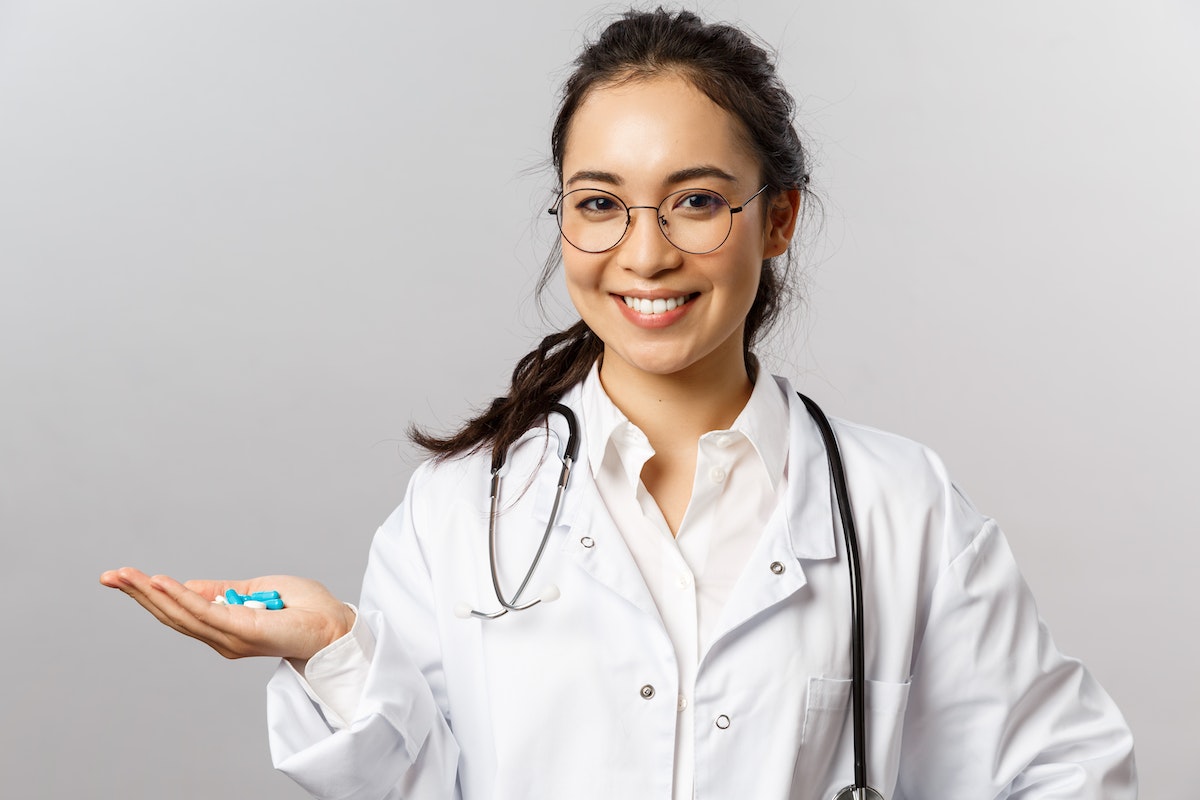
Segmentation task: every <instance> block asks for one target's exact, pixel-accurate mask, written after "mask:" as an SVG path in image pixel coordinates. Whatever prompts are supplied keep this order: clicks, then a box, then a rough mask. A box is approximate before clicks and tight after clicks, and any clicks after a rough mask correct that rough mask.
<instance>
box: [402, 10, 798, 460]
mask: <svg viewBox="0 0 1200 800" xmlns="http://www.w3.org/2000/svg"><path fill="white" fill-rule="evenodd" d="M672 73H673V74H677V75H681V76H682V77H684V78H686V79H687V80H688V81H690V82H691V83H692V84H693V85H695V86H696V88H698V89H699V90H700V91H702V92H704V94H705V95H706V96H707V97H708V98H709V99H710V100H712V101H713V102H714V103H715V104H716V105H718V106H720V107H721V108H723V109H725V110H726V111H728V112H730V114H732V115H733V116H734V117H735V118H737V119H738V120H740V121H741V124H742V126H743V134H744V136H745V139H746V144H747V145H748V146H749V148H750V150H751V152H752V153H753V155H754V157H755V158H756V160H757V161H758V163H759V165H760V168H761V169H762V176H761V180H762V182H763V183H764V184H766V185H767V190H766V192H765V193H764V194H765V197H764V206H769V204H770V203H771V200H772V199H774V198H776V197H778V196H779V194H780V193H782V192H786V191H789V190H792V189H796V190H799V191H800V192H801V193H802V195H806V194H807V183H808V165H807V163H806V162H807V154H806V153H805V150H804V148H803V146H802V145H801V142H800V138H799V136H798V135H797V133H796V129H795V127H794V126H793V124H792V115H793V113H794V111H795V103H794V101H793V100H792V96H791V95H790V94H789V93H788V91H787V89H786V88H784V86H783V83H782V81H780V79H779V77H778V76H777V75H776V73H775V66H774V64H773V63H772V59H771V57H770V55H769V54H768V52H767V50H766V48H765V47H763V46H760V45H759V44H757V43H756V42H754V41H753V40H752V39H751V38H750V37H749V36H748V35H747V34H746V33H745V32H743V31H741V30H739V29H738V28H735V27H733V26H731V25H724V24H706V23H705V22H704V21H703V20H701V19H700V18H699V17H697V16H696V15H695V14H692V13H690V12H687V11H678V12H669V11H666V10H664V9H662V8H659V9H658V10H656V11H650V12H640V11H630V12H628V13H626V14H624V15H623V16H622V17H621V18H620V19H618V20H617V21H616V22H613V23H612V24H610V25H609V26H608V27H607V28H605V29H604V31H603V32H602V33H601V34H600V37H599V38H598V39H597V40H596V41H594V42H592V43H591V44H589V45H587V46H586V47H585V48H584V49H583V52H582V53H580V55H579V57H578V58H577V59H576V60H575V70H574V72H573V73H572V74H571V76H570V77H569V78H568V79H567V82H566V84H565V85H564V86H563V95H562V103H561V105H560V106H559V111H558V116H557V117H556V118H555V121H554V128H553V130H552V132H551V134H550V153H551V160H552V163H553V166H554V170H555V173H556V175H558V176H559V179H560V180H561V175H562V163H563V151H564V149H565V148H566V141H567V134H568V132H569V130H570V125H571V120H572V118H573V117H574V116H575V111H576V110H577V109H578V108H579V106H580V104H581V103H582V102H583V100H584V99H585V98H586V97H587V95H588V93H589V92H590V91H591V90H592V89H595V88H597V87H603V86H611V85H614V84H620V83H624V82H627V81H638V80H647V79H650V78H653V77H656V76H660V75H663V74H672ZM560 256H561V252H560V250H559V249H558V246H556V249H555V250H554V252H553V253H552V254H551V257H550V258H549V259H547V263H546V268H545V269H544V270H543V272H542V275H541V278H540V279H539V281H538V292H539V294H540V293H541V292H542V290H543V289H544V288H545V287H546V285H547V284H548V282H549V281H550V279H551V277H552V275H553V273H554V269H555V267H556V266H557V264H558V262H559V260H560ZM778 260H779V259H767V260H765V261H763V265H762V275H761V277H760V279H759V284H758V293H757V294H756V296H755V298H754V303H753V304H752V305H751V307H750V311H749V313H748V314H747V316H746V327H745V338H744V340H743V345H742V346H743V352H744V354H745V357H746V364H747V368H748V369H749V370H751V371H752V373H753V370H754V369H755V368H756V367H755V361H754V356H753V355H752V354H751V348H752V347H753V345H754V344H755V343H756V342H757V341H758V340H759V339H760V337H761V336H762V335H763V334H764V333H765V332H766V331H767V330H768V329H769V328H770V326H771V325H772V324H773V323H774V322H775V320H776V319H777V318H778V316H779V314H780V311H781V310H782V309H783V308H784V307H785V306H786V302H787V300H788V298H789V296H790V295H791V286H790V283H789V281H788V280H787V278H788V272H789V271H790V267H791V252H790V250H789V252H788V254H787V255H786V256H784V257H783V258H782V261H783V264H782V266H780V265H778V264H777V263H776V262H777V261H778ZM603 350H604V343H603V342H601V341H600V339H599V337H597V336H596V334H595V333H593V332H592V330H591V329H590V328H588V326H587V325H586V324H585V323H584V322H583V321H582V320H581V321H579V322H577V323H575V324H574V325H572V326H571V327H570V328H568V329H566V330H564V331H559V332H557V333H553V334H551V335H550V336H547V337H546V338H544V339H542V341H541V344H539V345H538V346H537V348H536V349H535V350H533V351H532V352H530V353H527V354H526V355H525V356H524V357H523V358H521V360H520V361H518V362H517V365H516V367H515V368H514V369H513V374H512V386H511V388H510V391H509V394H508V395H507V396H506V397H497V398H496V399H495V400H493V401H492V403H491V405H489V406H488V408H487V409H486V410H485V411H484V412H483V413H481V414H479V415H478V416H476V417H475V418H474V419H471V420H470V421H468V422H467V423H466V424H465V425H464V426H463V427H462V428H461V429H460V430H459V431H458V432H457V433H454V434H452V435H450V436H447V437H444V438H441V437H437V436H433V435H431V434H429V433H427V432H425V431H423V430H420V429H419V428H416V427H413V428H411V429H410V430H409V435H410V436H411V438H412V440H413V442H415V443H416V444H417V445H419V446H420V447H423V448H425V449H426V450H428V451H429V452H430V453H431V454H432V455H433V457H434V458H437V459H444V458H450V457H452V456H456V455H460V454H463V453H469V452H477V451H479V450H482V449H484V448H485V447H490V449H491V451H492V453H493V460H495V454H497V453H503V452H505V451H507V449H508V448H509V446H510V445H511V444H512V443H513V442H515V441H516V440H517V438H518V437H520V436H521V434H523V433H524V432H525V431H527V430H529V429H530V428H531V427H533V425H534V424H535V423H536V422H537V421H538V420H539V419H541V418H542V417H544V416H545V415H546V413H547V412H548V411H549V410H550V406H551V405H553V404H554V403H555V402H557V401H558V399H559V398H560V397H561V396H562V394H563V393H564V392H566V391H567V390H568V389H570V388H571V387H572V386H574V385H575V384H577V383H579V382H580V381H582V380H583V379H584V378H585V377H587V374H588V371H589V370H591V368H592V364H593V363H595V361H596V359H597V358H599V357H600V354H601V353H602V352H603Z"/></svg>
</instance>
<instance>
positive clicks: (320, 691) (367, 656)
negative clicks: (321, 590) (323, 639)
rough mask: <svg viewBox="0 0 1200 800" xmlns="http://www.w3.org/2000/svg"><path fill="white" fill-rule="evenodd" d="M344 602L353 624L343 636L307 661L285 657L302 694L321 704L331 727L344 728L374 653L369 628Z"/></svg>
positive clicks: (355, 706)
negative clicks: (352, 613)
mask: <svg viewBox="0 0 1200 800" xmlns="http://www.w3.org/2000/svg"><path fill="white" fill-rule="evenodd" d="M346 605H347V606H349V607H350V610H352V611H353V612H354V625H353V626H352V627H351V628H350V631H349V632H348V633H347V634H346V635H345V636H343V637H342V638H340V639H337V640H335V641H333V642H331V643H329V644H328V645H326V646H325V647H324V648H322V649H321V650H319V651H317V652H316V653H315V654H314V655H313V657H312V658H310V659H309V660H308V661H307V662H304V661H295V660H292V659H288V660H287V661H288V665H289V666H290V667H291V668H292V670H293V671H295V673H296V677H297V678H298V679H299V680H300V684H301V685H302V686H303V687H304V691H305V693H307V694H308V696H309V697H310V698H311V699H312V700H313V701H314V702H315V703H317V705H319V706H320V707H321V711H322V712H324V714H325V718H326V720H327V721H328V722H329V724H330V726H331V727H332V728H333V729H334V730H340V729H342V728H347V727H349V726H350V723H351V722H353V721H354V718H355V713H356V711H357V709H358V701H359V699H360V698H361V697H362V694H363V688H364V687H365V686H366V684H367V672H368V671H369V670H370V667H371V659H372V658H373V657H374V655H375V635H374V634H373V633H371V628H370V627H369V626H368V625H367V624H366V623H365V622H363V619H362V614H359V613H358V609H357V608H355V607H354V606H353V605H352V604H350V603H347V604H346Z"/></svg>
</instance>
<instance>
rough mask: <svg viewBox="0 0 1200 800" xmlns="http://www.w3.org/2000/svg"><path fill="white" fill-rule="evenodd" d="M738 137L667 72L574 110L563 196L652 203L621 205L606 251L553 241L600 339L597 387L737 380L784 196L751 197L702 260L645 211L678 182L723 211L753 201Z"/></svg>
mask: <svg viewBox="0 0 1200 800" xmlns="http://www.w3.org/2000/svg"><path fill="white" fill-rule="evenodd" d="M739 133H740V126H739V123H738V122H737V120H736V119H735V118H734V117H732V116H731V115H730V114H729V113H728V112H727V111H725V110H724V109H722V108H720V107H719V106H717V105H716V104H715V103H713V102H712V101H711V100H710V99H708V97H707V96H705V95H704V94H703V93H702V92H701V91H700V90H698V89H697V88H695V86H693V85H692V84H691V83H690V82H689V81H687V80H685V79H684V78H682V77H678V76H673V75H672V76H663V77H656V78H652V79H649V80H637V81H632V82H627V83H623V84H618V85H614V86H608V87H602V88H597V89H594V90H593V91H591V92H590V93H589V94H588V95H587V97H586V99H585V100H584V102H583V103H582V104H581V105H580V106H579V108H578V109H577V110H576V112H575V114H574V117H573V118H572V120H571V124H570V128H569V130H568V134H567V138H566V147H565V149H564V152H563V162H562V163H563V182H564V183H563V189H564V191H566V192H571V191H573V190H577V189H583V188H591V189H599V190H603V191H605V192H609V193H611V194H612V195H615V196H616V197H618V198H620V199H621V200H622V201H624V203H625V204H626V205H628V206H651V207H652V208H649V209H633V210H632V211H631V212H630V213H631V214H632V221H631V222H630V225H629V229H628V230H627V231H626V232H625V236H624V238H623V239H621V241H620V243H619V244H617V245H616V246H615V247H613V248H612V249H610V250H606V251H604V252H601V253H587V252H582V251H581V250H579V249H577V248H576V247H574V246H573V245H571V244H570V243H569V242H567V241H564V242H563V266H564V272H565V275H566V283H567V290H568V292H569V294H570V296H571V300H572V301H573V302H574V304H575V307H576V309H577V310H578V311H579V314H580V316H581V317H582V318H583V320H584V321H585V322H586V323H587V324H588V326H589V327H590V328H591V329H592V331H594V332H595V333H596V335H597V336H599V337H600V339H601V341H603V342H604V367H603V374H604V378H605V383H606V385H608V384H609V382H610V380H613V379H618V380H625V379H638V378H639V377H640V378H645V377H648V376H651V375H654V376H668V375H670V376H691V377H697V376H701V375H703V376H704V377H705V379H714V378H716V379H729V380H741V381H745V378H746V371H745V362H744V357H743V354H742V338H743V331H744V327H745V320H746V314H747V312H749V310H750V307H751V305H752V304H753V302H754V296H755V293H756V292H757V290H758V281H759V274H760V271H761V269H762V261H763V259H764V258H770V257H773V256H776V255H779V254H780V253H782V252H784V251H785V250H786V249H787V243H788V240H789V239H790V237H791V232H792V227H793V226H794V223H795V217H796V204H797V202H798V201H797V200H796V196H795V193H790V194H789V193H785V194H784V195H782V196H781V197H780V198H777V199H776V200H774V201H768V200H767V198H766V196H765V194H764V195H760V196H758V197H756V198H754V199H753V200H751V201H750V202H749V203H747V204H746V205H745V208H744V210H742V211H741V212H740V213H736V214H734V215H733V227H732V229H731V230H730V232H729V237H728V239H726V240H725V242H724V244H722V245H721V246H720V247H718V248H717V249H716V250H714V251H713V252H710V253H705V254H703V255H695V254H691V253H685V252H683V251H681V250H679V249H678V248H676V247H675V246H674V245H672V244H671V243H670V242H669V241H668V240H667V238H666V237H665V236H664V235H663V232H662V231H661V230H660V228H659V225H658V219H657V214H656V212H655V211H654V210H653V207H657V206H658V205H659V203H660V202H661V201H662V200H663V198H664V197H667V196H668V195H670V194H672V193H674V192H678V191H680V190H683V189H705V190H710V191H714V192H717V193H719V194H720V195H722V196H724V197H725V198H726V199H727V200H728V201H729V203H730V205H732V206H733V207H735V208H736V207H737V206H740V205H742V204H743V203H744V202H745V201H746V200H747V199H748V198H751V197H753V196H754V194H755V193H756V192H757V191H758V190H759V189H760V188H761V183H759V180H760V174H761V170H760V168H759V165H758V163H757V162H756V160H755V158H754V156H753V155H752V154H751V153H750V151H749V150H748V148H747V147H746V145H745V143H744V141H743V139H742V138H741V136H739ZM595 197H600V198H601V199H599V200H596V199H594V198H595ZM579 198H583V199H584V201H585V202H586V203H587V205H586V206H585V209H584V210H585V212H587V213H591V212H592V211H595V210H600V211H603V210H606V209H607V207H608V205H609V201H607V200H604V199H603V197H602V196H599V195H594V196H588V195H584V193H577V194H575V195H572V199H579ZM589 198H593V199H589ZM710 203H711V201H710V200H708V199H705V198H704V196H697V195H694V194H691V193H688V194H685V195H682V196H680V198H678V199H677V200H673V202H672V203H671V204H669V207H672V208H679V209H680V212H679V213H680V214H689V213H693V212H692V211H690V210H689V209H688V208H687V207H688V206H698V205H699V206H708V205H710ZM768 204H769V205H768ZM620 218H621V220H622V221H623V219H624V214H623V213H622V214H621V215H620Z"/></svg>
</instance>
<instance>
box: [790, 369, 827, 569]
mask: <svg viewBox="0 0 1200 800" xmlns="http://www.w3.org/2000/svg"><path fill="white" fill-rule="evenodd" d="M775 382H776V383H777V384H779V387H780V388H781V389H782V390H783V391H784V394H785V395H786V397H787V399H788V431H789V436H788V476H787V477H788V491H787V496H786V497H785V498H784V502H786V503H787V504H788V513H787V518H786V519H787V526H788V538H789V539H790V540H791V544H792V551H793V553H794V554H795V555H796V557H797V558H799V559H814V560H817V559H828V558H834V557H836V556H837V539H836V531H835V530H834V521H833V517H834V513H833V510H834V505H833V502H834V501H833V494H832V491H833V487H832V484H831V483H830V477H829V459H828V458H827V457H826V455H825V443H824V441H823V440H822V439H821V431H820V429H819V428H818V427H817V423H816V422H814V421H813V419H812V417H811V416H809V413H808V409H807V408H805V407H804V403H803V401H801V400H800V397H799V396H798V395H797V394H796V390H795V389H793V388H792V385H791V383H790V382H788V380H787V379H786V378H781V377H779V376H775Z"/></svg>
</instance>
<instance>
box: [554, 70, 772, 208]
mask: <svg viewBox="0 0 1200 800" xmlns="http://www.w3.org/2000/svg"><path fill="white" fill-rule="evenodd" d="M697 165H711V166H715V167H719V168H721V169H722V170H723V171H725V172H728V173H729V174H731V175H734V176H736V177H737V178H738V181H737V182H738V183H739V184H740V183H745V184H747V185H749V184H751V183H754V182H755V181H756V180H757V179H758V177H757V173H758V165H757V162H756V161H755V159H754V157H753V156H752V155H751V153H750V150H749V148H748V147H747V146H746V141H745V136H744V134H743V127H742V124H741V122H740V121H739V120H738V119H737V118H736V117H734V116H733V115H732V114H730V113H729V112H728V111H726V110H725V109H723V108H721V107H720V106H718V105H717V104H716V103H714V102H713V101H712V100H710V99H709V98H708V96H707V95H705V94H704V93H703V92H702V91H700V90H699V89H697V88H696V86H695V85H694V84H692V83H691V82H690V81H688V80H686V79H685V78H683V77H679V76H675V75H671V76H662V77H655V78H650V79H636V80H631V81H626V82H623V83H619V84H613V85H608V86H601V87H598V88H596V89H593V90H592V91H591V92H589V93H588V95H587V97H586V98H585V99H584V101H583V102H582V103H581V104H580V106H579V108H578V109H576V111H575V115H574V117H573V118H572V119H571V124H570V127H569V128H568V131H567V138H566V143H565V147H564V149H563V179H564V180H569V179H570V176H571V175H572V174H574V173H576V172H579V171H590V172H607V173H611V174H613V175H616V176H619V177H620V178H621V179H622V180H621V182H622V183H635V182H636V183H643V184H651V183H655V182H656V181H657V182H660V183H661V182H662V181H663V180H664V179H665V176H667V175H670V174H671V173H674V172H678V171H680V170H685V169H688V168H692V167H695V166H697Z"/></svg>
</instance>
